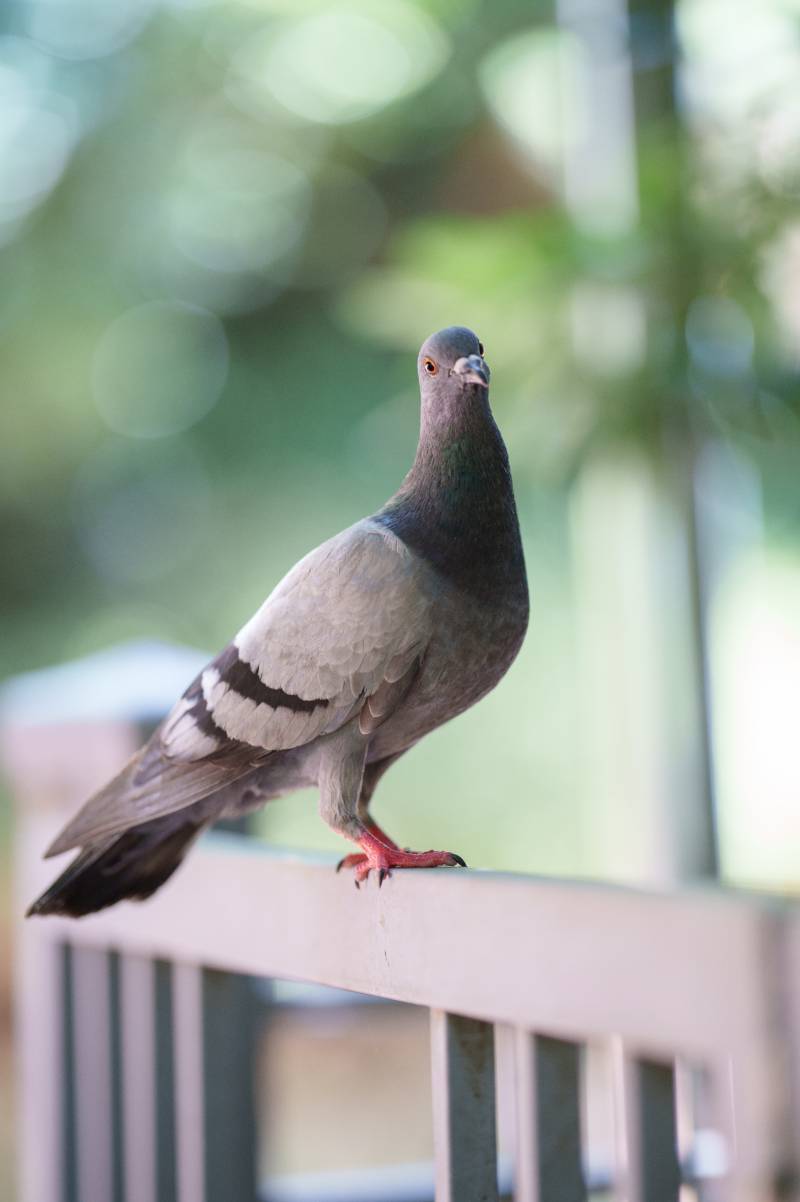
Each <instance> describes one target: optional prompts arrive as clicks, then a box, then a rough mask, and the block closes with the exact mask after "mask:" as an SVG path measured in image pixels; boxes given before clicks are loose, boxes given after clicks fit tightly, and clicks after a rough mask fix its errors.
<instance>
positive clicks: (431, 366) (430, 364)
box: [422, 359, 439, 376]
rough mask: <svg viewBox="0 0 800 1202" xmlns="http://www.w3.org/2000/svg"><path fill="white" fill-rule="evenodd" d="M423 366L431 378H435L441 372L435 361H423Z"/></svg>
mask: <svg viewBox="0 0 800 1202" xmlns="http://www.w3.org/2000/svg"><path fill="white" fill-rule="evenodd" d="M422 366H423V367H424V368H425V370H426V372H427V373H428V375H429V376H435V375H436V373H437V371H438V370H439V368H438V367H437V366H436V364H435V363H434V361H433V359H423V361H422Z"/></svg>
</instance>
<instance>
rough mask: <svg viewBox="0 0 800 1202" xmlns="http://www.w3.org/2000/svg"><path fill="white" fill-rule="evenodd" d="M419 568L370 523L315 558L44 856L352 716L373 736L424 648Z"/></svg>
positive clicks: (221, 780) (185, 801)
mask: <svg viewBox="0 0 800 1202" xmlns="http://www.w3.org/2000/svg"><path fill="white" fill-rule="evenodd" d="M420 570H421V569H420V565H419V563H418V561H417V560H416V559H415V558H414V557H413V556H412V555H411V554H410V553H409V551H408V550H407V548H406V547H405V546H404V545H403V544H402V543H400V542H399V541H398V540H397V539H396V538H395V537H394V536H393V535H392V534H390V533H388V532H386V531H384V530H383V529H382V528H381V527H378V526H375V525H373V524H372V523H371V522H370V521H369V520H366V521H363V522H359V523H358V524H357V525H355V526H352V527H351V528H350V529H349V530H345V531H344V532H343V533H342V534H340V535H338V536H337V537H336V538H333V539H331V540H330V541H329V542H327V543H323V544H322V546H320V547H318V548H317V549H316V550H314V551H312V552H311V553H310V554H309V555H307V556H306V557H305V559H303V560H301V561H300V563H299V564H297V565H296V567H295V568H293V569H292V571H291V572H289V574H288V575H287V576H286V577H284V579H283V580H282V581H281V583H280V584H279V585H278V587H277V588H276V589H275V590H274V592H273V593H272V594H271V595H270V596H269V597H268V598H267V600H266V601H265V602H264V604H263V605H262V607H261V609H259V610H258V612H257V613H256V614H255V615H254V617H253V618H252V619H251V620H250V621H249V622H248V623H247V625H246V626H244V627H243V629H242V630H241V631H240V632H239V634H238V635H237V636H236V638H235V639H234V640H233V642H232V643H231V644H229V646H228V647H226V648H225V650H224V651H223V652H222V653H221V654H220V655H218V656H217V657H216V659H215V660H213V661H212V662H211V663H210V664H209V665H208V667H207V668H206V669H205V671H204V672H202V673H201V675H200V676H199V677H198V678H197V679H196V680H195V681H193V682H192V684H191V685H190V686H189V688H188V689H187V690H186V692H185V693H184V695H183V697H181V699H180V700H179V702H178V703H177V705H176V706H175V707H174V708H173V709H172V711H171V712H170V713H169V714H168V715H167V717H166V718H165V719H164V721H163V722H162V724H161V726H160V727H159V728H158V730H157V731H156V732H155V733H154V734H153V736H152V738H151V739H150V740H149V742H148V743H147V744H146V746H145V747H144V748H142V750H141V751H140V752H138V753H137V755H136V756H134V758H133V759H132V760H131V761H130V762H129V764H128V765H126V767H125V768H124V769H123V771H122V772H121V773H120V774H119V775H118V776H117V777H115V778H114V780H112V781H110V782H109V784H108V785H106V786H105V787H104V788H103V789H101V790H100V791H99V792H98V793H96V794H95V795H94V796H93V797H91V798H90V799H89V801H87V803H86V804H85V806H84V807H83V808H82V809H81V810H80V811H79V812H78V814H77V815H76V816H75V818H74V819H73V820H72V821H71V822H70V823H69V825H68V826H67V827H66V828H65V829H64V830H63V831H62V832H61V834H60V835H59V836H58V838H57V839H56V840H55V842H54V843H53V845H52V846H51V847H50V849H49V850H48V855H55V854H57V853H59V852H62V851H66V850H67V849H68V848H70V847H76V846H85V845H86V844H87V843H88V842H91V841H92V840H95V839H97V838H99V837H106V836H108V835H110V834H113V833H115V832H117V831H120V830H124V829H126V828H127V827H129V826H133V825H136V824H138V823H140V822H144V821H147V820H149V819H152V818H156V817H158V816H160V815H163V814H168V813H171V812H173V811H175V810H178V809H181V808H183V807H184V806H187V805H191V804H192V803H193V802H196V801H198V800H199V799H200V798H202V797H205V796H208V794H209V793H211V792H214V791H216V790H217V789H219V788H222V787H223V786H225V785H227V784H230V783H231V782H233V781H235V780H237V779H238V778H240V777H241V776H244V775H245V774H246V773H248V772H250V771H251V770H252V769H253V768H254V767H257V766H258V765H259V764H262V763H263V762H264V761H265V760H266V759H267V758H268V757H269V756H270V755H272V754H275V753H278V752H280V751H285V750H287V749H289V748H294V747H300V746H302V745H304V744H307V743H310V742H311V741H313V740H314V739H316V738H319V737H320V736H323V735H326V734H329V733H331V732H332V731H335V730H338V729H339V727H340V726H342V725H344V723H346V722H348V721H350V719H351V718H353V717H355V715H356V714H358V715H360V725H361V729H362V731H363V732H364V733H365V734H367V733H369V732H371V731H372V730H374V729H375V728H376V727H377V726H378V725H380V723H381V722H382V721H385V720H386V718H387V717H388V716H389V714H390V713H391V712H392V711H393V710H394V709H395V708H396V706H397V705H398V704H399V703H400V702H401V701H402V700H403V698H404V697H405V695H406V693H407V692H408V689H409V688H410V687H411V684H412V683H413V679H414V677H415V675H416V671H417V668H418V666H419V663H420V661H421V658H422V655H423V654H424V651H425V647H426V646H427V642H428V639H429V634H430V613H429V598H428V594H427V592H426V590H425V588H424V587H423V583H422V579H421V577H420Z"/></svg>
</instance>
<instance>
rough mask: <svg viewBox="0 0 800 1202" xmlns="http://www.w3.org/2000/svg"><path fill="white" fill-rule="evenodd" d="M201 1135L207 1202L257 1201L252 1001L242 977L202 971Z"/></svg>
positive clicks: (253, 1008)
mask: <svg viewBox="0 0 800 1202" xmlns="http://www.w3.org/2000/svg"><path fill="white" fill-rule="evenodd" d="M202 993H203V1082H204V1090H203V1105H204V1111H203V1131H204V1145H205V1166H204V1171H205V1191H206V1198H207V1199H208V1200H209V1202H216V1199H218V1198H224V1199H225V1202H252V1200H253V1198H254V1197H255V1195H256V1179H257V1141H256V1123H255V1075H254V1074H255V1063H254V1061H255V1054H254V1050H255V998H254V996H253V990H252V987H251V985H250V981H249V979H248V978H247V977H242V976H236V975H233V974H231V973H223V972H216V971H214V970H212V969H204V970H203V980H202Z"/></svg>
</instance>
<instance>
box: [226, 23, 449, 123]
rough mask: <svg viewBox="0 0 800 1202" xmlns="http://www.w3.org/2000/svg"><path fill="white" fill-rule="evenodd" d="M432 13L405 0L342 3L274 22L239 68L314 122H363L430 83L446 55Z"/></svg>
mask: <svg viewBox="0 0 800 1202" xmlns="http://www.w3.org/2000/svg"><path fill="white" fill-rule="evenodd" d="M448 52H449V46H448V42H447V38H446V37H445V35H444V33H443V32H442V30H441V29H440V28H439V27H438V25H436V24H435V23H434V22H433V20H432V19H431V18H430V17H428V16H426V14H424V13H422V12H420V11H419V10H418V9H416V8H413V7H412V6H410V5H407V4H402V3H399V2H396V0H395V2H392V3H388V2H387V3H382V4H381V5H380V6H377V5H376V6H371V5H364V6H359V5H357V4H349V5H336V6H335V7H334V8H329V9H327V10H326V11H325V12H319V13H314V14H312V15H309V16H307V17H305V18H301V19H300V20H297V21H295V22H292V23H291V24H288V25H286V26H285V28H284V29H282V30H281V31H279V32H278V33H277V34H275V33H274V32H273V31H272V29H269V30H265V31H264V33H263V35H262V36H261V37H259V38H256V39H255V40H254V41H251V42H249V43H248V45H247V46H246V47H245V48H244V49H243V50H241V51H240V52H239V54H238V55H237V56H236V61H235V67H236V69H237V71H238V72H239V73H240V74H241V76H242V77H243V79H244V80H246V81H247V82H248V83H249V85H250V86H251V87H252V88H254V89H256V90H257V91H263V90H266V91H267V92H268V93H270V95H271V96H272V97H274V99H275V100H277V101H278V102H279V103H280V104H281V105H283V106H284V108H286V109H288V110H289V111H290V112H292V113H295V114H296V115H297V116H299V117H303V118H305V119H306V120H308V121H316V122H320V123H322V124H326V125H336V124H340V123H345V122H349V121H359V120H361V119H363V118H364V117H368V116H370V115H371V114H372V113H375V112H378V111H379V110H380V109H382V108H384V107H385V106H386V105H388V104H391V103H392V102H393V101H396V100H399V99H400V98H401V97H403V96H407V95H410V94H411V93H413V92H415V91H417V90H418V89H419V88H421V87H422V86H423V85H424V84H426V83H427V82H428V81H429V80H430V79H432V78H433V76H434V75H435V74H436V73H437V71H439V69H440V68H441V67H442V65H443V64H444V62H445V61H446V59H447V55H448Z"/></svg>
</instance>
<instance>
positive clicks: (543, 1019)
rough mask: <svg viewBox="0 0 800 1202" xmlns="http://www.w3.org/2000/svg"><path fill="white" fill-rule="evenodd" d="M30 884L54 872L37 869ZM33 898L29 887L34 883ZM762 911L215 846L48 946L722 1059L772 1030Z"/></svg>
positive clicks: (223, 842)
mask: <svg viewBox="0 0 800 1202" xmlns="http://www.w3.org/2000/svg"><path fill="white" fill-rule="evenodd" d="M42 868H43V871H42V881H43V882H44V879H45V877H47V876H49V875H50V874H51V873H52V865H43V866H42ZM34 884H35V883H34ZM785 913H786V911H785V909H784V908H782V907H780V906H777V905H775V904H773V903H772V902H771V901H770V900H769V899H762V898H759V897H757V896H749V895H741V894H737V893H726V892H716V891H715V892H711V891H707V890H700V889H699V890H696V891H694V890H692V891H682V892H680V893H675V894H670V893H648V892H643V891H638V890H635V889H626V888H618V887H615V886H605V885H595V884H588V883H583V882H573V883H565V882H563V881H558V880H546V879H539V878H535V877H526V876H517V875H511V874H503V873H489V872H475V871H471V872H462V871H456V870H452V871H440V872H404V873H397V874H395V876H394V877H392V878H391V879H390V880H388V881H386V882H385V883H384V885H383V887H382V888H380V889H379V888H378V886H377V883H376V881H375V880H374V879H373V880H370V881H369V883H368V885H367V886H366V887H363V888H362V889H361V890H356V889H354V888H353V885H352V881H351V880H350V879H349V878H348V876H347V875H341V876H337V875H336V874H335V873H334V872H333V871H332V862H331V861H328V860H327V859H321V858H320V857H316V858H311V857H308V856H304V857H301V856H299V855H297V856H295V855H289V854H280V853H276V852H275V851H274V850H269V849H265V848H263V847H262V846H259V844H257V843H254V842H253V841H249V840H248V841H245V840H241V839H238V838H236V837H231V836H224V835H219V834H213V835H210V836H208V837H206V838H205V839H204V840H202V841H201V843H200V845H199V846H198V848H197V850H196V851H195V852H194V853H193V854H192V856H191V857H189V859H188V861H187V863H186V864H185V866H184V867H183V868H182V869H181V871H180V873H179V874H178V875H177V876H176V878H175V879H174V881H173V882H171V883H170V884H169V885H168V886H167V887H166V888H165V889H163V890H162V891H161V892H160V893H159V894H158V895H157V896H156V897H155V898H154V899H152V900H151V901H150V902H148V903H145V904H143V905H135V904H123V905H121V906H117V907H115V908H114V909H112V910H109V911H106V912H104V913H101V914H98V915H94V916H92V917H90V918H88V919H84V920H82V921H81V922H80V923H79V924H76V923H74V922H68V921H59V920H48V921H49V924H50V930H51V931H52V933H53V935H57V936H58V937H60V938H64V937H66V938H68V939H70V940H72V941H77V942H81V943H92V944H101V945H105V946H115V947H118V948H120V949H123V950H125V951H128V952H131V953H141V954H146V955H157V956H165V957H169V958H171V959H175V960H179V961H193V962H197V963H202V964H206V965H211V966H216V967H219V968H225V969H230V970H234V971H239V972H245V973H249V974H253V975H263V976H272V977H282V978H287V979H293V980H307V981H315V982H318V983H321V984H327V985H332V986H338V987H340V988H344V989H350V990H356V991H358V992H362V993H367V994H372V995H375V996H380V997H387V998H394V999H397V1000H401V1001H405V1002H411V1003H415V1004H420V1005H425V1006H433V1007H439V1008H442V1009H445V1010H449V1011H453V1012H456V1013H462V1014H467V1015H472V1016H475V1017H480V1018H485V1019H489V1020H492V1021H494V1022H507V1023H512V1024H515V1025H519V1026H525V1027H529V1028H531V1029H534V1028H535V1029H536V1030H538V1031H543V1032H548V1033H550V1034H553V1035H563V1036H565V1037H573V1038H576V1037H577V1038H587V1037H588V1038H591V1037H593V1036H598V1037H602V1036H605V1035H607V1034H610V1033H615V1034H619V1035H622V1036H623V1037H625V1038H626V1039H627V1040H628V1041H629V1043H630V1044H631V1045H632V1046H635V1047H638V1048H640V1049H641V1050H643V1051H647V1052H649V1053H651V1054H658V1053H659V1052H660V1051H662V1050H663V1051H664V1052H668V1053H669V1054H672V1055H674V1054H675V1053H676V1052H684V1053H685V1054H687V1055H697V1054H704V1055H709V1054H712V1055H713V1054H715V1053H719V1054H720V1055H724V1054H725V1051H726V1049H731V1048H735V1047H737V1046H739V1047H740V1046H741V1045H742V1041H745V1042H747V1043H749V1044H750V1045H751V1046H752V1044H753V1041H754V1040H755V1041H756V1042H757V1043H761V1042H762V1041H763V1040H765V1039H766V1038H767V1037H768V1035H769V1031H770V1024H771V1015H770V1014H769V1013H768V1007H767V1005H766V1002H765V994H764V990H763V984H762V982H763V974H764V971H765V968H766V967H767V966H766V965H765V962H764V959H765V954H766V953H765V949H768V948H769V947H771V946H772V944H773V942H774V939H773V935H774V933H775V932H776V931H777V929H778V927H779V926H780V924H782V923H783V922H784V921H785Z"/></svg>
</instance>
